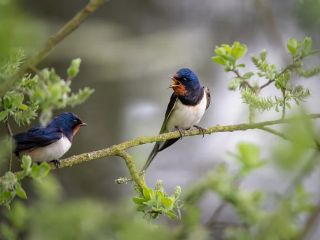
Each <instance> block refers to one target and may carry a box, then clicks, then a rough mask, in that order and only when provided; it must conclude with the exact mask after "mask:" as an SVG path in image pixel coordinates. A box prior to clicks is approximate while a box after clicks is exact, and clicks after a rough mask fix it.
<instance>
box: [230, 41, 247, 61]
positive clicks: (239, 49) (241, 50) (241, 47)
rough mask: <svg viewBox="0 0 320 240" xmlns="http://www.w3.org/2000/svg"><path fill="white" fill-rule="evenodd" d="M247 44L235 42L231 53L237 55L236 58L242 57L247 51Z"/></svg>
mask: <svg viewBox="0 0 320 240" xmlns="http://www.w3.org/2000/svg"><path fill="white" fill-rule="evenodd" d="M247 50H248V48H247V46H246V45H245V44H242V43H240V42H234V43H233V45H232V50H231V55H232V56H234V57H235V59H236V60H238V59H240V58H242V57H243V56H244V55H245V54H246V53H247Z"/></svg>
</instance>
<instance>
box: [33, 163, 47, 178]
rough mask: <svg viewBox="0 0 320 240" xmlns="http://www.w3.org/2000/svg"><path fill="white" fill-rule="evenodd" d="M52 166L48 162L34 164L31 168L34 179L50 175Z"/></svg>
mask: <svg viewBox="0 0 320 240" xmlns="http://www.w3.org/2000/svg"><path fill="white" fill-rule="evenodd" d="M49 171H50V166H49V164H48V163H46V162H42V163H41V164H40V165H33V166H32V170H31V177H32V178H34V179H41V178H43V177H45V176H47V175H48V173H49Z"/></svg>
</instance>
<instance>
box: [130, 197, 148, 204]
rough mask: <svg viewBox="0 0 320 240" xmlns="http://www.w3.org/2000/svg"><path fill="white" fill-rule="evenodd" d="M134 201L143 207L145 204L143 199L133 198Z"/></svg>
mask: <svg viewBox="0 0 320 240" xmlns="http://www.w3.org/2000/svg"><path fill="white" fill-rule="evenodd" d="M132 201H133V202H134V203H136V204H138V205H141V204H143V203H144V202H145V199H144V198H141V197H133V198H132Z"/></svg>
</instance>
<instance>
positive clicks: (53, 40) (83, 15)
mask: <svg viewBox="0 0 320 240" xmlns="http://www.w3.org/2000/svg"><path fill="white" fill-rule="evenodd" d="M104 2H105V0H90V1H89V3H88V4H87V5H86V6H85V7H84V8H83V9H82V10H80V11H79V12H78V13H77V14H76V15H75V16H74V17H73V18H72V19H70V20H69V21H68V22H67V23H66V24H65V25H64V26H63V27H62V28H61V29H59V30H58V31H57V32H56V33H55V34H54V35H52V36H50V37H49V38H48V39H47V41H46V43H45V45H44V46H43V48H42V49H40V50H39V51H38V52H37V53H36V54H35V55H34V56H32V57H31V58H30V59H28V60H27V61H26V62H25V64H24V65H23V66H22V67H21V69H20V70H19V71H18V72H17V74H15V75H14V76H12V77H11V78H9V79H6V80H4V81H3V83H2V84H1V88H0V96H2V95H3V94H4V93H6V92H7V91H8V90H9V89H10V88H11V87H12V86H13V85H14V83H15V82H16V81H18V80H19V79H20V78H21V77H22V76H23V75H24V74H25V73H26V71H27V70H28V69H29V68H34V67H35V66H37V65H38V64H39V63H40V62H41V61H42V60H43V59H44V58H45V57H46V56H47V55H48V54H49V53H50V52H51V50H52V49H53V48H54V47H55V46H57V45H58V44H59V43H60V42H61V41H62V40H64V39H65V38H66V37H67V36H68V35H69V34H70V33H72V32H73V31H74V30H76V29H77V28H78V27H79V26H80V24H81V23H82V22H84V21H85V20H86V19H87V18H88V16H89V15H91V14H92V13H93V12H95V11H96V10H97V9H98V8H99V7H100V6H101V5H102V4H103V3H104Z"/></svg>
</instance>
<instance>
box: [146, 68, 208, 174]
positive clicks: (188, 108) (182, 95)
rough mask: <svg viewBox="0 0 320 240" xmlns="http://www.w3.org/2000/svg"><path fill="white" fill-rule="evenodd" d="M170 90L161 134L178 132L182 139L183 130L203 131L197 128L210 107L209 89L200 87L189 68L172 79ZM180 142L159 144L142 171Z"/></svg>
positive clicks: (171, 140)
mask: <svg viewBox="0 0 320 240" xmlns="http://www.w3.org/2000/svg"><path fill="white" fill-rule="evenodd" d="M171 79H172V84H171V85H170V88H172V89H173V93H172V95H171V98H170V102H169V104H168V107H167V111H166V114H165V118H164V121H163V124H162V127H161V130H160V134H161V133H166V132H171V131H175V130H178V131H179V132H180V138H182V135H183V134H182V130H188V129H190V128H191V127H195V128H198V129H199V130H201V131H203V130H205V129H204V128H202V127H200V126H197V125H196V124H197V123H199V122H200V120H201V118H202V116H203V114H204V113H205V111H206V110H207V109H208V107H209V105H210V92H209V89H208V88H207V87H203V86H201V85H200V82H199V79H198V77H197V75H196V74H195V73H194V72H192V71H191V70H190V69H188V68H182V69H180V70H179V71H178V72H177V73H176V74H175V75H174V76H173V77H172V78H171ZM177 140H178V138H176V139H170V140H167V141H165V142H157V143H156V144H155V145H154V148H153V150H152V151H151V153H150V155H149V157H148V160H147V162H146V163H145V165H144V167H143V169H142V171H145V170H146V169H147V168H148V167H149V165H150V163H151V162H152V160H153V159H154V157H155V156H156V155H157V154H158V152H160V151H162V150H163V149H165V148H167V147H169V146H171V145H172V144H173V143H175V142H176V141H177Z"/></svg>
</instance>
